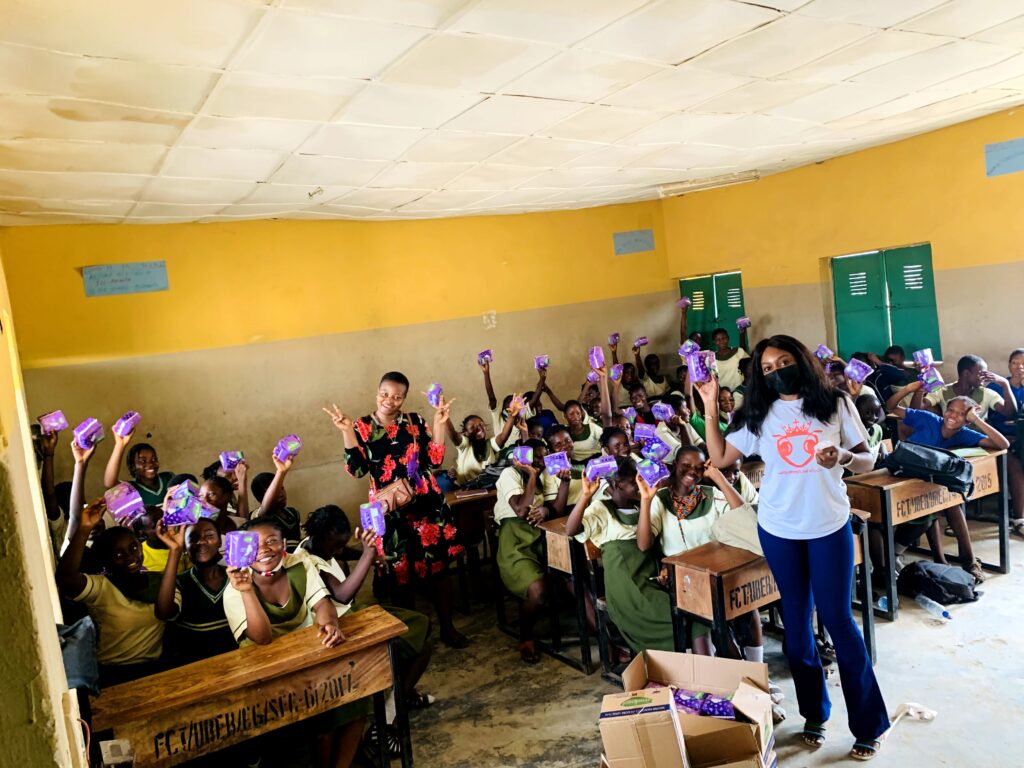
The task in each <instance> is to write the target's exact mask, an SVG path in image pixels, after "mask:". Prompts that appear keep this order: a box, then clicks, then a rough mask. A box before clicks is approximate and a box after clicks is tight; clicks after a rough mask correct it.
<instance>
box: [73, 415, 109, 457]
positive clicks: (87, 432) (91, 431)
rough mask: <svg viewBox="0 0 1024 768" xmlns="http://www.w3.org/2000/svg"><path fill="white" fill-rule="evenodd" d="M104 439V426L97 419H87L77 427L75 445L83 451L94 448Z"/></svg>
mask: <svg viewBox="0 0 1024 768" xmlns="http://www.w3.org/2000/svg"><path fill="white" fill-rule="evenodd" d="M102 439H103V425H102V424H100V423H99V422H98V421H97V420H96V419H86V420H85V421H83V422H82V423H81V424H79V425H78V426H77V427H75V445H77V446H78V447H79V448H81V449H82V450H83V451H87V450H89V449H90V448H92V447H93V446H94V445H96V443H98V442H99V441H100V440H102Z"/></svg>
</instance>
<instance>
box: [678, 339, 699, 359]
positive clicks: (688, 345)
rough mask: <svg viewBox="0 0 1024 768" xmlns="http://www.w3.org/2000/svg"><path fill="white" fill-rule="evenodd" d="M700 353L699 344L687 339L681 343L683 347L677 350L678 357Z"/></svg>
mask: <svg viewBox="0 0 1024 768" xmlns="http://www.w3.org/2000/svg"><path fill="white" fill-rule="evenodd" d="M698 352H700V344H698V343H697V342H696V341H694V340H693V339H687V340H686V341H684V342H683V345H682V346H681V347H680V348H679V356H680V357H690V355H695V354H697V353H698Z"/></svg>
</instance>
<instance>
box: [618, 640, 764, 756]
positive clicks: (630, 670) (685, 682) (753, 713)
mask: <svg viewBox="0 0 1024 768" xmlns="http://www.w3.org/2000/svg"><path fill="white" fill-rule="evenodd" d="M651 681H654V682H657V683H661V684H663V685H667V686H674V687H677V688H685V689H687V690H690V691H703V692H704V693H713V694H716V695H718V696H731V697H732V703H733V706H734V707H735V708H736V711H737V712H738V713H739V714H741V715H743V716H744V717H745V718H746V719H747V720H749V721H750V722H740V721H734V720H719V719H718V718H715V717H702V716H699V715H687V714H683V713H681V712H680V713H676V714H675V717H676V718H677V719H678V722H679V724H680V726H681V727H682V735H683V742H684V743H685V752H686V754H687V755H688V758H689V765H690V766H692V768H704V767H705V766H707V767H708V768H710V767H711V766H715V767H716V768H727V766H728V768H740V766H743V767H744V768H746V767H747V766H749V768H771V766H772V762H771V761H772V760H773V759H774V758H773V753H772V750H773V749H774V747H775V728H774V723H773V721H772V700H771V697H770V696H769V695H768V666H767V665H766V664H757V663H754V662H750V661H734V660H733V659H717V658H712V657H709V656H697V655H694V654H689V653H670V652H668V651H644V652H643V653H642V654H640V655H639V656H637V657H636V658H635V659H633V661H632V662H630V664H629V666H628V667H626V669H625V670H623V672H622V687H623V688H624V689H625V690H627V691H643V689H644V686H646V685H647V684H648V682H651ZM652 690H661V689H652ZM644 692H645V693H646V691H644ZM602 722H603V721H602ZM603 736H604V731H603V729H602V737H603ZM605 750H606V752H607V751H608V742H607V741H605ZM610 757H611V755H610V754H609V758H610ZM622 765H623V766H626V765H629V764H627V763H623V764H622ZM636 765H643V763H637V764H636ZM612 766H613V768H618V766H617V765H616V764H615V763H614V762H613V763H612ZM631 768H632V767H631Z"/></svg>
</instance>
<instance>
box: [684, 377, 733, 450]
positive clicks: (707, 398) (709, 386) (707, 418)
mask: <svg viewBox="0 0 1024 768" xmlns="http://www.w3.org/2000/svg"><path fill="white" fill-rule="evenodd" d="M693 386H694V387H695V388H696V390H697V393H698V394H699V395H700V399H701V400H703V401H704V443H705V445H706V446H707V450H708V458H709V459H710V460H711V462H712V463H713V464H714V465H715V466H716V467H728V466H729V465H730V464H735V463H736V461H738V460H739V459H742V458H743V454H741V453H740V452H739V450H737V449H736V447H735V446H734V445H732V443H728V442H726V440H725V436H724V435H723V434H722V430H721V427H719V426H718V379H716V378H715V377H714V376H712V377H711V379H710V380H708V381H701V382H697V383H696V384H694V385H693Z"/></svg>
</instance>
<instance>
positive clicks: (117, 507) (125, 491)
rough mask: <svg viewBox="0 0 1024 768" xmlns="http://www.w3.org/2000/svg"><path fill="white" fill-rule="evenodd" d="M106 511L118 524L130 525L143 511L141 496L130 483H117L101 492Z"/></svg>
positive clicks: (143, 505)
mask: <svg viewBox="0 0 1024 768" xmlns="http://www.w3.org/2000/svg"><path fill="white" fill-rule="evenodd" d="M103 503H104V504H106V505H107V511H108V512H110V514H111V515H113V516H114V520H116V521H117V522H118V524H120V525H124V526H130V525H131V524H132V523H133V522H134V521H135V520H136V519H137V518H139V517H140V516H141V515H142V514H143V513H144V512H145V511H146V505H145V504H144V503H143V501H142V496H140V495H139V492H138V491H137V490H135V486H133V485H132V484H131V483H118V484H117V485H115V486H114V487H113V488H111V489H109V490H108V491H107V492H106V493H104V494H103Z"/></svg>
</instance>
